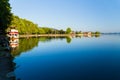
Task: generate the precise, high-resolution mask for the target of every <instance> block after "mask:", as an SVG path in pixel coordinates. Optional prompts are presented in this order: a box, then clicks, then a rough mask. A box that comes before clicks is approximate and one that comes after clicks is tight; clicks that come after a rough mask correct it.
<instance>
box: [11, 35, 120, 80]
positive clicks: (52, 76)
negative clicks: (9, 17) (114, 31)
mask: <svg viewBox="0 0 120 80" xmlns="http://www.w3.org/2000/svg"><path fill="white" fill-rule="evenodd" d="M12 55H13V56H14V57H15V59H14V62H15V63H16V69H15V74H16V77H17V78H18V79H20V80H120V36H119V35H102V36H100V37H97V38H96V37H91V38H88V37H77V38H69V37H67V38H64V37H63V38H50V37H41V38H29V39H20V40H19V46H18V47H17V48H16V49H14V50H13V51H12Z"/></svg>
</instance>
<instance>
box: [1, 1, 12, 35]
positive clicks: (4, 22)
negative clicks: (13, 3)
mask: <svg viewBox="0 0 120 80" xmlns="http://www.w3.org/2000/svg"><path fill="white" fill-rule="evenodd" d="M11 16H12V14H11V7H10V4H9V0H0V30H1V31H3V32H2V33H3V34H5V31H6V29H7V27H8V26H9V25H10V23H11V20H12V17H11Z"/></svg>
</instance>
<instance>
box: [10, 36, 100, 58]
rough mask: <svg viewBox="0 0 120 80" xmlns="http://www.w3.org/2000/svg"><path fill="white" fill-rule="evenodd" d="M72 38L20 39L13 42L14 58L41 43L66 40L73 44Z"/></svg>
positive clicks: (12, 52)
mask: <svg viewBox="0 0 120 80" xmlns="http://www.w3.org/2000/svg"><path fill="white" fill-rule="evenodd" d="M94 36H95V37H100V35H99V36H98V35H94ZM75 37H76V38H82V37H89V38H90V36H80V35H78V36H75ZM92 37H93V35H91V38H92ZM72 38H74V37H72V36H67V37H64V36H61V37H58V36H57V37H50V36H48V37H39V38H36V37H32V38H20V39H19V40H16V39H14V40H11V41H10V42H11V47H12V51H11V54H12V56H13V57H15V56H19V55H20V54H21V53H22V52H27V51H30V50H32V49H33V48H34V47H37V46H38V43H39V42H42V43H46V42H51V41H52V40H65V39H66V43H68V44H69V43H71V42H72Z"/></svg>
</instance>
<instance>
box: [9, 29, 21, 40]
mask: <svg viewBox="0 0 120 80" xmlns="http://www.w3.org/2000/svg"><path fill="white" fill-rule="evenodd" d="M8 36H9V37H10V38H12V39H18V38H19V32H18V30H17V29H15V27H11V29H10V31H9V33H8Z"/></svg>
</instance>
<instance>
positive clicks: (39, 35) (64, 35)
mask: <svg viewBox="0 0 120 80" xmlns="http://www.w3.org/2000/svg"><path fill="white" fill-rule="evenodd" d="M91 35H100V34H91ZM70 36H89V34H87V35H85V34H30V35H19V38H26V37H70Z"/></svg>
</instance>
